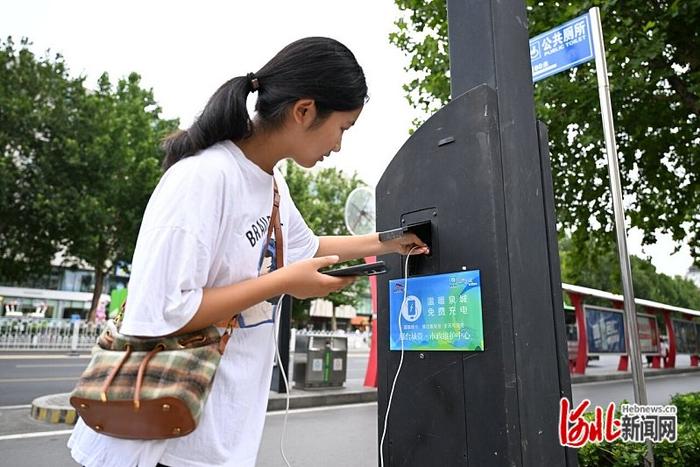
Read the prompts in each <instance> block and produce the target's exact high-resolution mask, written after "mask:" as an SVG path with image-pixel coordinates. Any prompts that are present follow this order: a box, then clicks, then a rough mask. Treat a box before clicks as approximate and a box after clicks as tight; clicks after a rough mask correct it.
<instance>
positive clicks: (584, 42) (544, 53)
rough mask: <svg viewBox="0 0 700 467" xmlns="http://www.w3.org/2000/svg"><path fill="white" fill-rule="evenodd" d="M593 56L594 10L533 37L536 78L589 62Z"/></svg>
mask: <svg viewBox="0 0 700 467" xmlns="http://www.w3.org/2000/svg"><path fill="white" fill-rule="evenodd" d="M593 58H594V54H593V37H592V31H591V16H590V13H586V14H585V15H581V16H579V17H578V18H575V19H572V20H571V21H567V22H566V23H564V24H562V25H560V26H557V27H556V28H554V29H550V30H549V31H547V32H543V33H542V34H539V35H537V36H535V37H533V38H532V39H530V62H531V64H532V81H533V82H537V81H539V80H541V79H544V78H546V77H548V76H552V75H555V74H557V73H559V72H560V71H564V70H568V69H569V68H572V67H575V66H577V65H580V64H582V63H586V62H587V61H589V60H592V59H593Z"/></svg>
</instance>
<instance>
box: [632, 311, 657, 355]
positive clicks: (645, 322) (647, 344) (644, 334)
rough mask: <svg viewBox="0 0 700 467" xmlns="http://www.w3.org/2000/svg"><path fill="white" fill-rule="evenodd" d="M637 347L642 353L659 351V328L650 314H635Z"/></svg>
mask: <svg viewBox="0 0 700 467" xmlns="http://www.w3.org/2000/svg"><path fill="white" fill-rule="evenodd" d="M637 330H638V332H639V349H640V351H641V352H642V353H659V352H660V349H659V330H658V327H657V325H656V318H655V317H654V316H652V315H643V314H637Z"/></svg>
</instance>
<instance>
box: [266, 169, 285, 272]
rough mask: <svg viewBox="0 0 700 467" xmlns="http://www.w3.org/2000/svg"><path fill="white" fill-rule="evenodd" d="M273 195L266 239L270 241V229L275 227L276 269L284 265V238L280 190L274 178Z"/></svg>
mask: <svg viewBox="0 0 700 467" xmlns="http://www.w3.org/2000/svg"><path fill="white" fill-rule="evenodd" d="M273 182H274V190H275V191H274V195H273V198H272V215H271V217H270V228H269V229H268V230H267V241H268V244H269V242H270V236H271V234H272V229H275V258H276V263H277V264H276V269H281V268H282V267H283V266H284V239H283V238H282V225H281V223H280V192H279V190H278V189H277V180H275V179H274V177H273Z"/></svg>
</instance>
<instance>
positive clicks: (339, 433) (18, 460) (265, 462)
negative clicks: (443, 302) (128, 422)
mask: <svg viewBox="0 0 700 467" xmlns="http://www.w3.org/2000/svg"><path fill="white" fill-rule="evenodd" d="M366 363H367V359H366V355H362V354H360V355H357V354H356V355H351V357H350V358H349V359H348V378H349V379H352V380H354V381H355V382H357V381H361V380H362V379H363V378H364V368H365V366H366ZM86 364H87V359H86V358H79V357H70V358H53V359H50V360H46V359H44V360H41V361H37V360H35V359H31V358H13V359H12V360H7V359H3V360H0V397H2V399H0V400H2V401H3V402H2V404H0V405H2V407H0V422H1V423H0V452H2V453H3V456H2V458H0V466H4V465H7V466H13V467H14V466H17V467H23V466H27V467H29V466H32V467H33V466H44V465H51V466H52V467H69V466H70V467H74V466H75V465H76V464H75V463H73V461H72V460H71V458H70V455H69V453H68V450H67V449H66V447H65V445H66V441H67V440H68V437H69V434H70V427H67V426H65V425H50V424H45V423H41V422H38V421H36V420H33V419H32V418H31V417H30V416H29V410H28V407H27V406H26V405H23V404H29V403H30V402H31V400H32V399H33V398H34V397H35V396H37V395H44V394H47V393H51V392H65V391H68V390H70V388H71V387H72V382H73V381H74V378H75V377H77V375H79V374H80V371H81V369H82V367H84V366H85V365H86ZM52 378H53V379H52ZM59 378H63V379H60V380H59ZM691 391H700V373H697V372H696V373H692V374H677V375H666V376H654V377H647V392H648V396H649V402H650V403H652V404H664V403H667V402H668V401H669V400H670V397H671V396H672V395H673V394H675V393H685V392H691ZM573 396H574V397H573V399H574V401H573V402H574V404H577V403H578V402H580V401H581V400H583V399H584V398H587V399H590V400H591V402H592V404H593V406H595V405H601V406H605V405H607V404H608V403H609V402H610V401H611V400H612V401H621V400H623V399H628V400H630V401H631V400H633V394H632V384H631V381H630V380H626V381H625V380H623V381H605V382H596V383H582V384H576V385H574V386H573ZM17 405H19V407H14V408H13V407H12V406H17ZM8 406H10V407H8ZM376 411H377V407H376V403H370V404H357V405H351V406H338V407H319V408H313V409H300V410H293V411H291V413H290V417H289V425H288V430H287V440H286V443H285V445H286V452H287V457H288V458H289V460H290V461H291V464H292V465H293V466H295V467H315V466H319V467H320V466H326V465H333V466H338V467H344V466H348V467H349V466H353V467H355V466H360V467H361V466H374V465H376V459H377V446H376V444H377V412H376ZM283 418H284V417H283V415H282V413H279V412H277V413H274V412H273V413H268V415H267V420H266V424H265V431H264V433H263V440H262V445H261V449H260V455H259V458H258V464H257V465H258V467H278V466H284V462H283V461H282V458H281V455H280V453H279V444H280V437H281V433H282V421H283Z"/></svg>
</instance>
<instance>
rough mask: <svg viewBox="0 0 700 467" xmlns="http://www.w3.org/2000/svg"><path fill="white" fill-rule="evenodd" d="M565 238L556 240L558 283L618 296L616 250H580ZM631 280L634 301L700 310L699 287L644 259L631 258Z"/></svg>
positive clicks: (620, 280)
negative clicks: (646, 301) (558, 270)
mask: <svg viewBox="0 0 700 467" xmlns="http://www.w3.org/2000/svg"><path fill="white" fill-rule="evenodd" d="M577 248H579V246H578V245H576V244H574V243H573V242H572V241H571V239H570V238H568V237H566V238H563V239H561V240H560V241H559V252H560V257H561V272H562V281H563V282H567V283H570V284H576V285H581V286H584V287H591V288H594V289H599V290H605V291H608V292H613V293H616V294H622V279H621V278H620V268H619V266H618V265H619V261H618V256H617V250H615V249H614V248H610V249H608V250H606V251H604V252H603V253H602V254H601V252H600V251H601V248H600V247H596V246H593V245H589V248H585V247H584V248H581V249H580V250H579V251H576V249H577ZM631 262H632V281H633V283H634V294H635V296H636V297H637V298H645V299H647V300H653V301H657V302H661V303H666V304H668V305H673V306H679V307H684V308H690V309H693V310H700V288H698V287H697V286H696V285H695V284H694V283H693V282H692V281H690V280H688V279H685V278H683V277H681V276H675V277H671V276H668V275H666V274H662V273H660V272H658V271H657V270H656V268H655V267H654V265H653V264H652V263H651V261H649V260H648V259H643V258H638V257H636V256H632V257H631Z"/></svg>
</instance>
